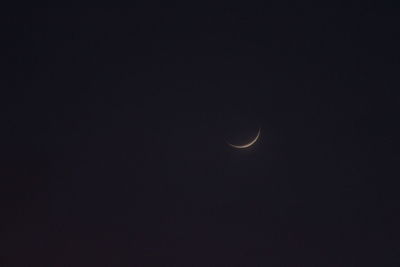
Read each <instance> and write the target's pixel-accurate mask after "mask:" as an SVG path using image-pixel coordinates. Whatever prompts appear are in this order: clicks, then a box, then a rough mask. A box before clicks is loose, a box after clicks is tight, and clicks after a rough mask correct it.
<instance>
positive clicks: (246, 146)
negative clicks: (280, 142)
mask: <svg viewBox="0 0 400 267" xmlns="http://www.w3.org/2000/svg"><path fill="white" fill-rule="evenodd" d="M260 134H261V128H260V129H258V133H257V135H256V137H255V138H254V139H253V140H251V141H250V142H249V143H247V144H244V145H233V144H231V143H228V145H230V146H231V147H234V148H239V149H243V148H248V147H251V146H252V145H254V144H255V143H256V142H257V140H258V138H259V137H260Z"/></svg>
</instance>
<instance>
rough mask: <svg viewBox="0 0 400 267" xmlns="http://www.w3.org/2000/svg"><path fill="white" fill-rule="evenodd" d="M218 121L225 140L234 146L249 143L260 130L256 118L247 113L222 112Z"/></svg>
mask: <svg viewBox="0 0 400 267" xmlns="http://www.w3.org/2000/svg"><path fill="white" fill-rule="evenodd" d="M220 123H221V124H220V127H221V130H222V136H223V138H224V139H225V142H227V143H228V144H231V145H235V146H243V145H246V144H249V143H250V142H252V141H254V140H255V138H256V137H257V135H258V134H259V131H260V125H259V123H258V121H257V119H256V118H254V117H252V116H251V115H248V114H238V113H229V114H224V116H223V117H222V118H221V122H220Z"/></svg>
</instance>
